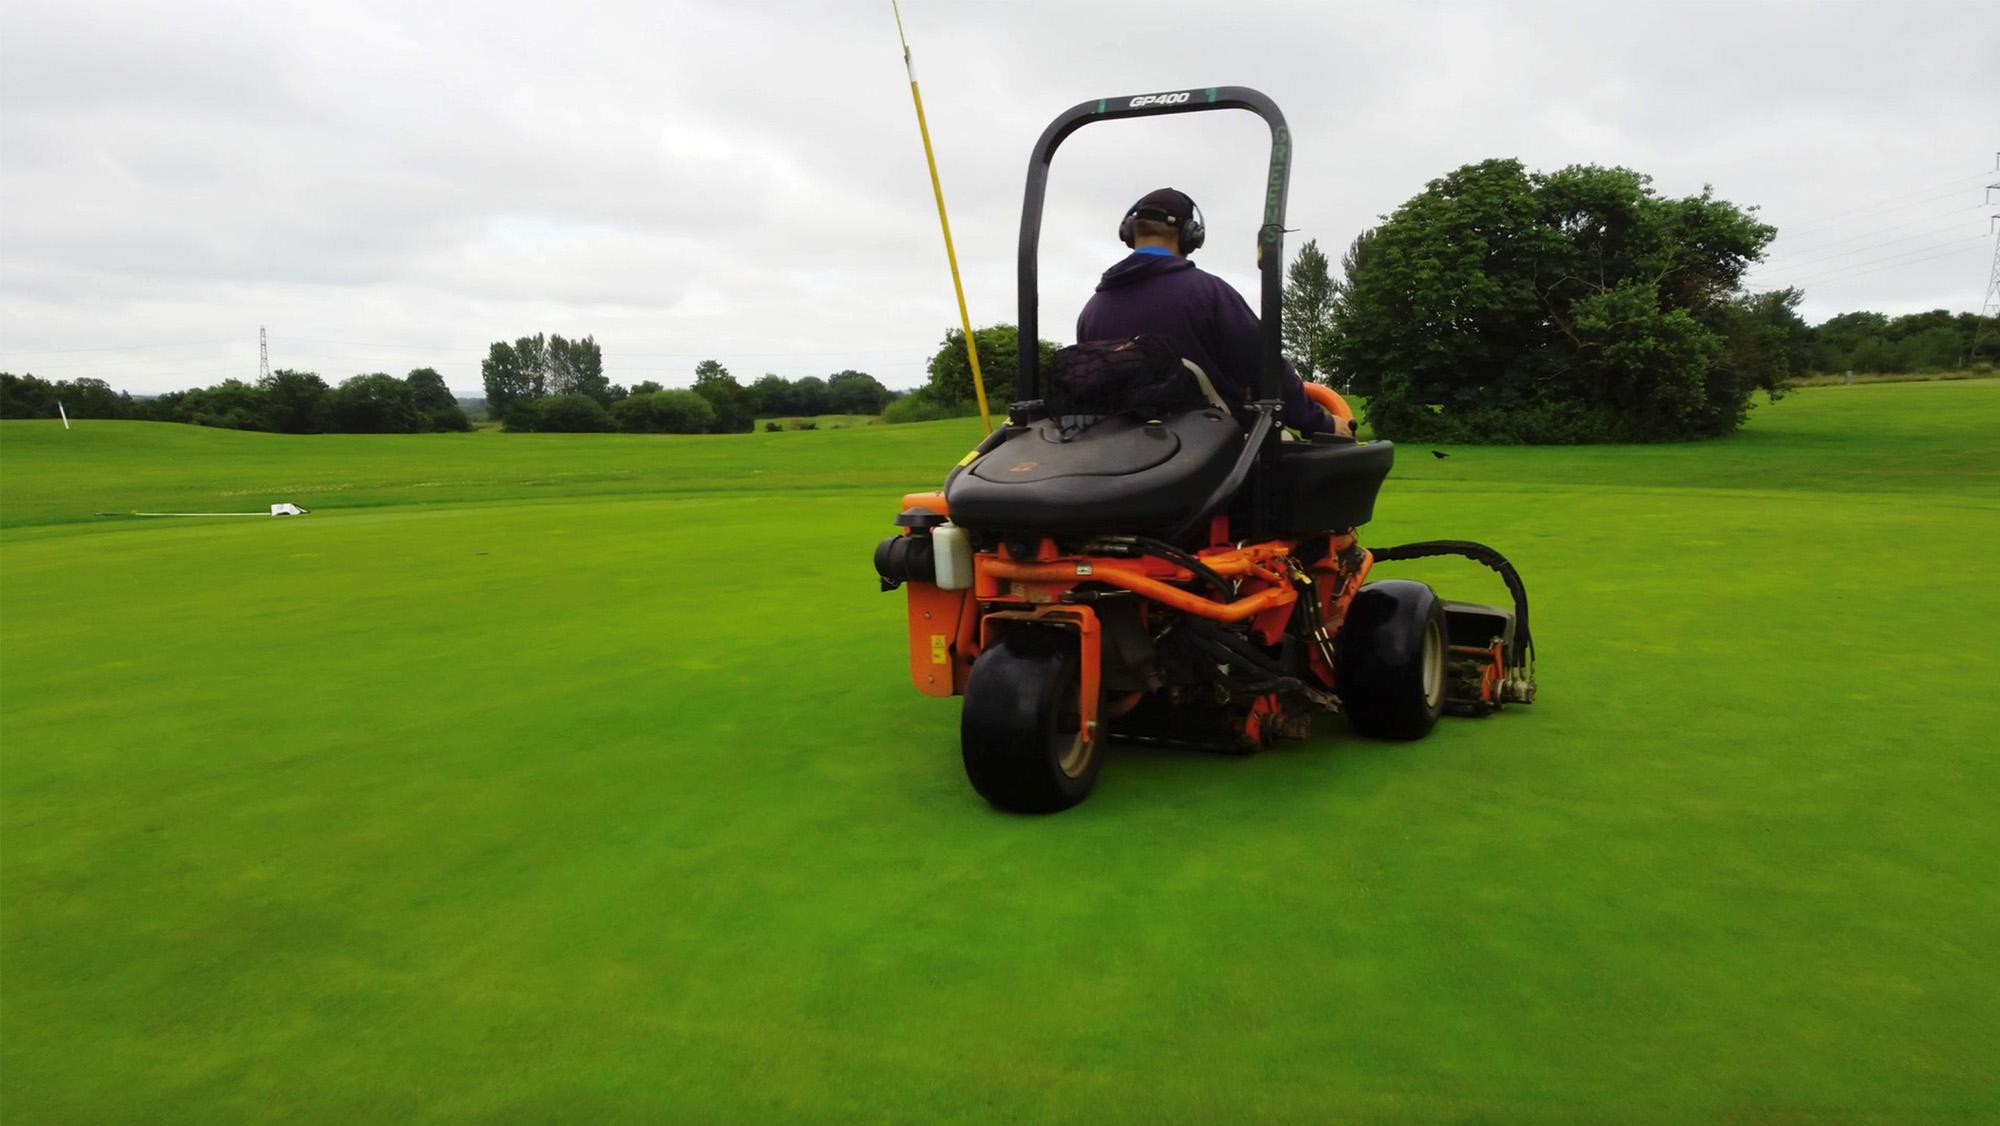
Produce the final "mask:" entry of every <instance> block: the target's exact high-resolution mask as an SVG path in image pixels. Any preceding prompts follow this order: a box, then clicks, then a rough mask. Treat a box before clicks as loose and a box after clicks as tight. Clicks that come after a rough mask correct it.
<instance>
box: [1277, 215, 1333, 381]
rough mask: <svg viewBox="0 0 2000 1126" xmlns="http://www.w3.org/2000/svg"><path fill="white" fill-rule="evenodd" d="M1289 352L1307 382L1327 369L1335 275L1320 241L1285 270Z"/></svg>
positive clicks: (1309, 243)
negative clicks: (1328, 265) (1320, 245)
mask: <svg viewBox="0 0 2000 1126" xmlns="http://www.w3.org/2000/svg"><path fill="white" fill-rule="evenodd" d="M1284 308H1285V320H1284V325H1283V329H1284V339H1285V353H1286V355H1288V356H1290V357H1291V360H1292V366H1293V367H1294V368H1297V369H1298V372H1299V375H1300V376H1301V377H1302V378H1305V379H1317V378H1318V377H1319V375H1320V373H1322V372H1324V371H1325V370H1326V364H1325V361H1326V360H1327V358H1328V350H1329V349H1330V348H1331V346H1332V344H1333V276H1332V275H1331V274H1329V273H1328V272H1327V264H1326V255H1325V254H1323V253H1321V252H1320V249H1319V242H1318V240H1309V241H1307V243H1306V244H1305V245H1304V246H1303V247H1300V248H1299V255H1298V257H1297V258H1294V259H1292V264H1291V267H1290V268H1289V269H1287V270H1286V271H1285V302H1284Z"/></svg>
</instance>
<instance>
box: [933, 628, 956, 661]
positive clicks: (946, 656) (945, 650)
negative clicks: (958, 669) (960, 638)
mask: <svg viewBox="0 0 2000 1126" xmlns="http://www.w3.org/2000/svg"><path fill="white" fill-rule="evenodd" d="M950 663H951V635H949V634H943V633H934V634H931V664H934V665H948V664H950Z"/></svg>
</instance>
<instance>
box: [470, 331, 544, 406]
mask: <svg viewBox="0 0 2000 1126" xmlns="http://www.w3.org/2000/svg"><path fill="white" fill-rule="evenodd" d="M548 351H549V344H548V341H547V340H546V339H545V338H543V337H542V336H541V335H540V334H537V335H534V336H524V337H522V338H520V339H519V340H516V341H515V342H514V343H512V344H509V343H507V342H506V341H504V340H496V341H494V342H493V344H492V345H491V346H490V347H488V348H487V349H486V358H485V359H484V360H482V361H480V364H479V377H480V380H481V381H482V382H483V383H484V384H485V385H486V409H487V412H488V413H490V414H492V415H493V416H494V417H496V418H497V417H504V416H505V415H506V413H507V412H508V411H509V410H510V409H512V408H513V407H514V405H515V404H517V403H523V402H527V401H528V400H530V399H539V398H541V397H542V396H543V395H546V394H548V389H549V374H548V372H549V365H548Z"/></svg>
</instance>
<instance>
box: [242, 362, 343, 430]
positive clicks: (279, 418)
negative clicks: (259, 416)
mask: <svg viewBox="0 0 2000 1126" xmlns="http://www.w3.org/2000/svg"><path fill="white" fill-rule="evenodd" d="M257 389H258V390H259V391H262V392H263V393H264V416H265V418H267V419H268V420H269V421H270V424H271V429H273V430H276V431H278V432H280V433H283V434H320V433H324V432H325V431H326V428H327V427H328V426H330V425H332V421H333V420H332V416H331V415H330V414H329V413H328V411H327V394H328V390H327V386H326V380H324V379H321V378H320V377H319V376H318V375H316V374H314V373H312V372H309V371H293V370H291V369H290V368H280V369H279V370H277V371H274V372H272V373H271V374H270V375H267V376H265V377H264V378H262V379H260V380H258V381H257Z"/></svg>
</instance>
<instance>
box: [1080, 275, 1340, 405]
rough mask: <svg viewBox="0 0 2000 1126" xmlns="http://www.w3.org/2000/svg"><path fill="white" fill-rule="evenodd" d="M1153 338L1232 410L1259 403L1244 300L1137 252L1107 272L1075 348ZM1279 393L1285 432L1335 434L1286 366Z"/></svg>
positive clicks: (1212, 280) (1256, 338) (1209, 279)
mask: <svg viewBox="0 0 2000 1126" xmlns="http://www.w3.org/2000/svg"><path fill="white" fill-rule="evenodd" d="M1142 333H1151V334H1152V335H1154V336H1160V337H1164V338H1165V339H1166V340H1167V341H1168V342H1169V343H1171V344H1172V345H1173V346H1174V347H1175V349H1177V350H1178V351H1179V352H1180V354H1181V355H1182V356H1184V357H1186V358H1187V359H1190V360H1193V361H1194V362H1195V363H1197V364H1200V365H1201V370H1202V371H1204V372H1207V373H1208V378H1209V382H1211V383H1213V384H1215V390H1216V391H1217V392H1218V393H1219V394H1220V395H1221V396H1222V397H1223V398H1224V399H1226V400H1228V401H1229V402H1231V403H1245V402H1249V401H1251V400H1252V399H1254V398H1256V391H1257V365H1258V361H1259V345H1260V343H1261V334H1260V332H1259V330H1258V326H1257V314H1255V313H1253V312H1251V311H1250V306H1249V305H1248V304H1247V303H1245V302H1244V300H1243V296H1242V295H1241V294H1239V293H1237V292H1236V290H1235V289H1233V288H1231V287H1230V285H1229V283H1228V282H1226V281H1223V280H1222V279H1221V278H1218V277H1216V276H1215V275H1214V274H1209V273H1204V272H1203V271H1202V270H1201V269H1199V268H1198V267H1196V266H1195V264H1194V263H1193V262H1190V261H1188V260H1187V259H1185V258H1175V257H1173V256H1171V255H1166V254H1147V253H1144V252H1141V251H1134V252H1132V253H1131V254H1130V255H1128V256H1126V258H1125V259H1124V260H1123V261H1121V262H1119V263H1118V264H1117V265H1115V266H1113V267H1111V268H1110V269H1108V270H1106V271H1104V277H1103V279H1102V280H1101V281H1099V282H1098V283H1097V292H1096V293H1095V294H1093V295H1092V296H1091V298H1090V301H1089V303H1088V304H1086V305H1084V307H1083V312H1082V314H1080V315H1079V316H1078V317H1077V318H1076V339H1077V342H1078V343H1082V342H1084V341H1087V340H1123V339H1125V338H1126V337H1128V336H1138V335H1141V334H1142ZM1280 383H1281V386H1280V387H1279V394H1280V395H1281V396H1282V397H1283V399H1284V402H1285V425H1287V426H1290V427H1293V428H1295V429H1297V430H1299V431H1301V432H1302V433H1307V434H1311V433H1315V432H1320V431H1329V430H1332V429H1333V420H1332V419H1331V418H1329V417H1328V416H1327V413H1326V412H1325V411H1323V410H1321V409H1320V408H1319V406H1318V405H1317V404H1315V403H1313V402H1312V401H1311V400H1309V399H1307V398H1306V393H1305V389H1304V388H1303V387H1302V386H1301V385H1300V383H1299V374H1298V372H1296V371H1293V370H1292V365H1290V364H1286V365H1285V371H1284V377H1283V379H1282V380H1281V381H1280Z"/></svg>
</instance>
